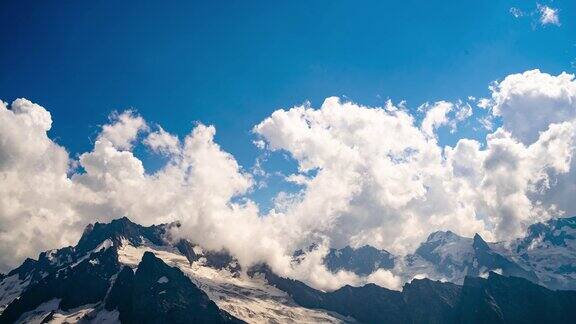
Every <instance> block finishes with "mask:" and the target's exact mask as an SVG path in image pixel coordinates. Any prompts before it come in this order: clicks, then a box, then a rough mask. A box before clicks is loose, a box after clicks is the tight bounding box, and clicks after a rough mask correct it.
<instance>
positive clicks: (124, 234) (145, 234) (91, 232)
mask: <svg viewBox="0 0 576 324" xmlns="http://www.w3.org/2000/svg"><path fill="white" fill-rule="evenodd" d="M167 226H169V225H168V224H162V225H152V226H148V227H145V226H141V225H138V224H136V223H133V222H132V221H130V219H128V217H125V216H124V217H122V218H118V219H115V220H113V221H111V222H110V223H107V224H106V223H98V222H96V223H94V224H93V225H88V226H87V227H86V229H85V230H84V233H83V234H82V237H81V238H80V240H79V241H78V244H77V245H76V250H78V251H89V250H92V249H94V248H96V247H97V246H98V245H99V244H101V243H102V242H103V241H104V240H106V239H110V240H111V241H112V242H113V243H115V244H119V243H120V241H121V240H122V239H126V240H128V241H130V243H132V244H135V245H139V244H142V240H143V239H146V240H149V241H150V242H152V243H154V244H156V245H163V244H165V243H166V241H165V237H164V236H165V234H166V228H167Z"/></svg>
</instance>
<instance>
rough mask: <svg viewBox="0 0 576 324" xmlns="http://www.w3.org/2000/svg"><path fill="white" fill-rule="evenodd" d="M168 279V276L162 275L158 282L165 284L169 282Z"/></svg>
mask: <svg viewBox="0 0 576 324" xmlns="http://www.w3.org/2000/svg"><path fill="white" fill-rule="evenodd" d="M168 281H169V280H168V278H166V277H164V276H162V277H160V279H158V281H157V282H158V283H159V284H165V283H167V282H168Z"/></svg>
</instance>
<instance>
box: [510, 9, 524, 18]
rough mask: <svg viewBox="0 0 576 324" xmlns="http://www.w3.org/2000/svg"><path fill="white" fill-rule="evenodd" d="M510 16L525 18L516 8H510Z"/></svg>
mask: <svg viewBox="0 0 576 324" xmlns="http://www.w3.org/2000/svg"><path fill="white" fill-rule="evenodd" d="M510 14H511V15H512V16H514V18H520V17H522V16H524V12H523V11H522V10H520V9H518V8H516V7H512V8H510Z"/></svg>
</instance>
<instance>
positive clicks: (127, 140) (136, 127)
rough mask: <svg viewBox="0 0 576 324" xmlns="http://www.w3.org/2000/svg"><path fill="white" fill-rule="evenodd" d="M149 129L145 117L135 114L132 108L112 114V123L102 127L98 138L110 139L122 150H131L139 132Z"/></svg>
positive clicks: (100, 139) (109, 140) (101, 139)
mask: <svg viewBox="0 0 576 324" xmlns="http://www.w3.org/2000/svg"><path fill="white" fill-rule="evenodd" d="M147 129H148V126H147V125H146V122H145V121H144V118H142V117H140V116H137V115H135V114H134V112H133V111H132V110H127V111H125V112H123V113H121V114H118V113H116V112H114V113H112V114H111V115H110V124H107V125H104V126H103V127H102V132H101V133H100V135H99V136H98V140H99V141H108V142H110V143H111V144H112V145H114V146H115V147H116V148H118V149H121V150H129V149H131V148H132V142H133V141H134V140H135V139H136V136H137V135H138V133H139V132H140V131H143V130H147Z"/></svg>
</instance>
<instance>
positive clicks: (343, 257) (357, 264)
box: [324, 245, 394, 276]
mask: <svg viewBox="0 0 576 324" xmlns="http://www.w3.org/2000/svg"><path fill="white" fill-rule="evenodd" d="M324 264H325V265H326V267H327V268H328V270H330V271H332V272H338V270H347V271H352V272H354V273H356V274H357V275H360V276H367V275H369V274H371V273H373V272H374V271H376V270H378V269H381V268H382V269H392V268H394V257H393V256H392V255H391V254H390V253H388V251H385V250H378V249H376V248H374V247H372V246H369V245H364V246H362V247H360V248H357V249H353V248H351V247H349V246H347V247H345V248H343V249H340V250H337V249H330V251H329V252H328V255H326V257H325V258H324Z"/></svg>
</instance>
